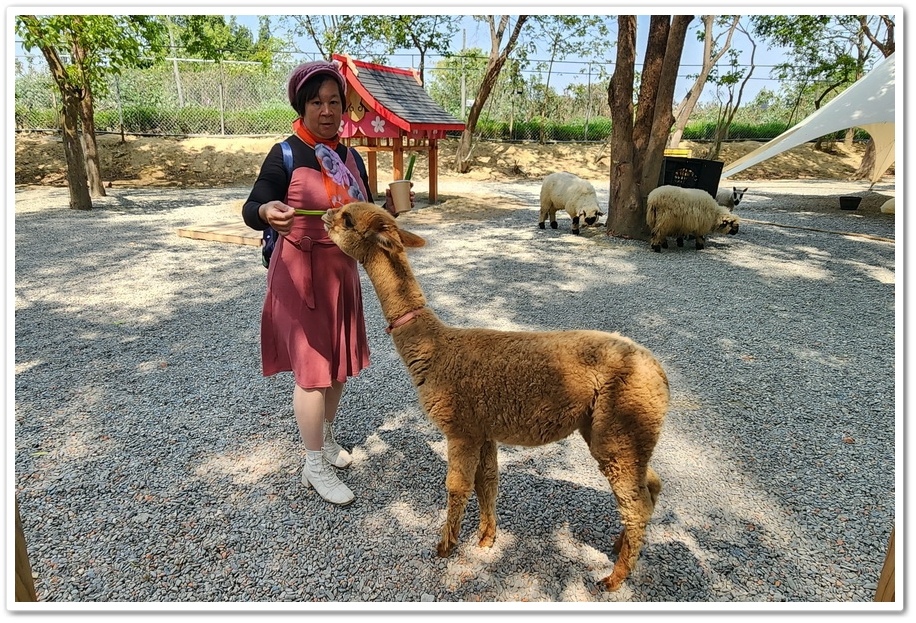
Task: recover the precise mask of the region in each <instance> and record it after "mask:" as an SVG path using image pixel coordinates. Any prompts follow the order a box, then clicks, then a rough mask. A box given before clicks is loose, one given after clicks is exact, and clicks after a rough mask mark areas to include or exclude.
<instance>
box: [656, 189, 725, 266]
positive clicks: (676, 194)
mask: <svg viewBox="0 0 916 623" xmlns="http://www.w3.org/2000/svg"><path fill="white" fill-rule="evenodd" d="M739 223H740V220H739V219H738V217H737V216H735V215H734V214H732V213H731V212H730V211H729V210H728V208H726V207H724V206H720V205H719V204H718V203H716V200H715V199H713V197H712V195H710V194H709V193H708V192H706V191H705V190H703V189H700V188H681V187H680V186H659V187H658V188H656V189H655V190H653V191H652V192H650V193H649V197H648V200H647V204H646V224H647V225H648V226H649V229H650V230H651V232H652V238H651V241H650V245H651V246H652V250H653V251H656V252H661V250H662V248H665V249H667V248H668V237H669V236H675V237H676V238H677V245H678V246H679V247H680V246H683V244H684V236H687V235H692V236H693V237H694V238H695V240H696V248H697V250H699V249H702V248H703V247H704V246H705V244H706V236H708V235H709V234H711V233H714V232H722V233H727V234H737V233H738V227H739Z"/></svg>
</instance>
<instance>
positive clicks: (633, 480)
mask: <svg viewBox="0 0 916 623" xmlns="http://www.w3.org/2000/svg"><path fill="white" fill-rule="evenodd" d="M600 465H601V471H602V473H604V475H605V476H606V477H607V479H608V482H610V484H611V489H612V490H613V491H614V497H616V498H617V506H618V508H619V509H620V518H621V522H622V523H623V531H622V532H621V533H620V536H619V537H618V538H617V542H616V543H614V551H615V553H617V562H616V563H615V564H614V570H613V571H612V572H611V575H609V576H607V577H606V578H604V579H603V580H602V582H603V583H604V585H605V587H606V588H607V589H608V590H610V591H615V590H617V589H618V588H620V585H621V584H623V581H624V580H625V579H626V578H627V576H629V575H630V571H631V570H632V569H633V566H634V565H635V564H636V560H637V558H638V557H639V551H640V549H642V542H643V537H644V536H645V532H646V525H647V524H648V523H649V519H650V518H651V516H652V511H653V510H654V509H655V502H654V500H655V499H657V497H658V492H659V491H660V490H661V481H660V480H659V478H658V475H657V474H656V473H655V472H654V471H651V474H652V476H649V471H650V470H649V469H648V468H647V467H642V466H643V465H644V463H642V462H640V461H639V460H638V459H636V457H635V455H633V454H630V455H629V456H628V453H626V452H624V453H622V454H619V455H616V456H615V457H614V458H612V459H609V460H606V461H602V462H600Z"/></svg>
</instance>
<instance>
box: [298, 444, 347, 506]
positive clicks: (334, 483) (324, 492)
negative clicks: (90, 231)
mask: <svg viewBox="0 0 916 623" xmlns="http://www.w3.org/2000/svg"><path fill="white" fill-rule="evenodd" d="M302 484H304V485H306V486H309V485H311V486H313V487H315V491H317V492H318V495H320V496H321V497H323V498H324V499H325V500H327V501H328V502H330V503H331V504H339V505H340V506H346V505H347V504H349V503H351V502H352V501H353V500H354V498H355V496H354V495H353V492H352V491H350V488H349V487H347V485H345V484H344V483H342V482H341V481H340V478H338V477H337V473H336V472H335V471H334V470H333V469H331V465H330V464H329V463H328V461H327V459H326V458H325V457H324V453H323V452H322V451H321V450H306V451H305V466H304V467H303V468H302Z"/></svg>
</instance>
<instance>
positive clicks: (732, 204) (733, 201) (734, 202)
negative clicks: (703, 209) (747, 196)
mask: <svg viewBox="0 0 916 623" xmlns="http://www.w3.org/2000/svg"><path fill="white" fill-rule="evenodd" d="M746 192H747V188H743V189H741V190H738V188H737V187H736V186H732V189H731V190H729V189H727V188H720V189H719V192H718V193H716V203H718V204H719V205H720V206H725V207H726V208H728V209H729V211H732V212H734V210H735V208H737V207H738V204H739V203H741V199H742V198H744V193H746Z"/></svg>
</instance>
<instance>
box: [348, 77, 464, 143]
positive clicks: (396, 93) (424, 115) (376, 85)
mask: <svg viewBox="0 0 916 623" xmlns="http://www.w3.org/2000/svg"><path fill="white" fill-rule="evenodd" d="M357 68H358V71H359V75H358V76H356V80H357V81H358V82H359V83H360V84H361V85H362V86H363V88H364V89H366V91H368V92H369V95H371V96H372V97H373V98H374V99H375V100H376V101H377V102H378V103H379V104H380V105H382V106H384V107H385V108H386V109H387V110H388V111H390V112H391V113H393V114H395V115H397V116H398V117H399V118H400V119H403V120H404V121H406V122H407V123H408V124H409V125H411V126H416V125H437V126H455V125H458V126H461V127H459V128H456V129H463V128H464V123H463V122H462V121H460V120H459V119H456V118H455V117H453V116H452V115H450V114H449V113H448V112H446V111H445V110H444V109H442V107H440V106H439V104H437V103H436V102H435V100H433V98H431V97H430V96H429V95H427V93H426V91H424V90H423V87H422V86H420V84H419V83H418V82H417V81H416V79H415V78H414V77H413V75H410V74H404V73H400V72H394V71H387V70H385V69H379V68H378V66H374V67H365V66H362V65H361V64H357ZM351 77H352V76H351ZM404 129H405V130H406V129H410V128H409V127H405V128H404Z"/></svg>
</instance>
